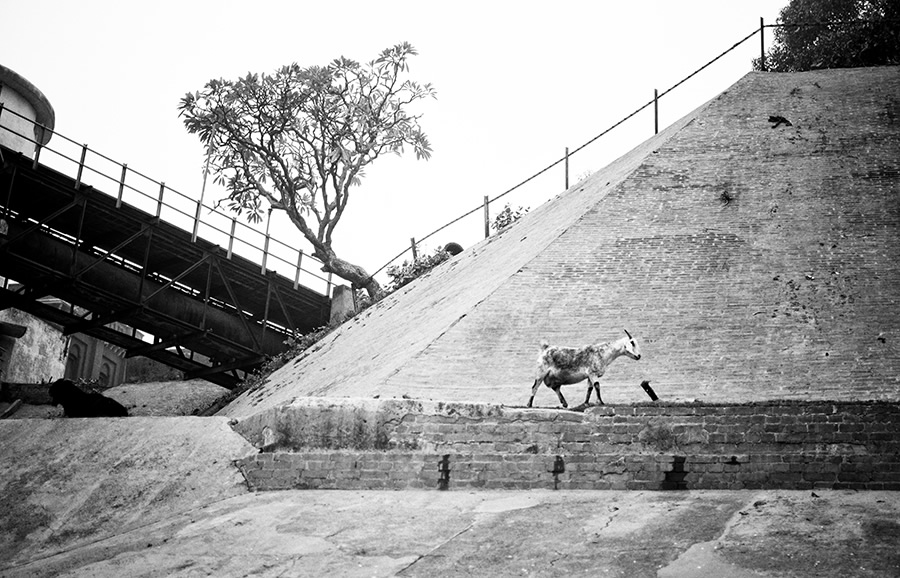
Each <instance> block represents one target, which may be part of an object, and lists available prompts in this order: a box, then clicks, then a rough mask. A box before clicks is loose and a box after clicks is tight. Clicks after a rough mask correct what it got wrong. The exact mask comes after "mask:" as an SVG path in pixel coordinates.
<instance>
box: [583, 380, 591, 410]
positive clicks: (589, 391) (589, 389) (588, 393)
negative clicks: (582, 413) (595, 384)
mask: <svg viewBox="0 0 900 578" xmlns="http://www.w3.org/2000/svg"><path fill="white" fill-rule="evenodd" d="M590 403H591V381H590V380H588V390H587V396H586V397H585V398H584V405H588V404H590Z"/></svg>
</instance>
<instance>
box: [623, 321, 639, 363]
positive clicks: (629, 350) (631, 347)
mask: <svg viewBox="0 0 900 578" xmlns="http://www.w3.org/2000/svg"><path fill="white" fill-rule="evenodd" d="M623 331H624V332H625V335H627V336H628V340H627V341H626V342H625V351H624V352H623V353H624V354H625V355H627V356H628V357H630V358H631V359H634V360H635V361H637V360H638V359H640V358H641V348H640V347H638V344H637V341H635V340H634V337H632V336H631V334H630V333H628V330H627V329H623Z"/></svg>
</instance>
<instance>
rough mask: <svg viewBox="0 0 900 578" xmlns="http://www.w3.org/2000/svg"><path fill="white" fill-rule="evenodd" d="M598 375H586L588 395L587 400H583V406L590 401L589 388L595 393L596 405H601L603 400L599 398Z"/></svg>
mask: <svg viewBox="0 0 900 578" xmlns="http://www.w3.org/2000/svg"><path fill="white" fill-rule="evenodd" d="M600 375H602V374H599V375H598V374H597V373H589V374H588V378H587V380H588V394H587V399H586V400H585V402H584V403H585V404H586V403H588V402H589V401H590V400H591V388H593V389H594V391H596V392H597V405H603V398H602V397H600Z"/></svg>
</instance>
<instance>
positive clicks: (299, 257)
mask: <svg viewBox="0 0 900 578" xmlns="http://www.w3.org/2000/svg"><path fill="white" fill-rule="evenodd" d="M301 263H303V249H300V252H299V253H297V270H296V272H295V273H294V289H297V287H299V286H300V265H301Z"/></svg>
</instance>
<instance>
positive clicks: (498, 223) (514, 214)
mask: <svg viewBox="0 0 900 578" xmlns="http://www.w3.org/2000/svg"><path fill="white" fill-rule="evenodd" d="M530 209H531V207H522V206H520V207H519V208H518V209H513V208H512V207H510V206H509V203H506V205H505V206H504V207H503V209H501V210H500V212H499V213H497V216H496V217H494V220H493V222H492V223H491V228H492V229H494V231H496V232H498V233H499V232H500V231H502V230H503V229H505V228H507V227H509V226H510V225H512V224H513V223H515V222H516V221H518V220H519V219H521V218H522V217H524V216H525V214H526V213H528V211H529V210H530Z"/></svg>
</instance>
